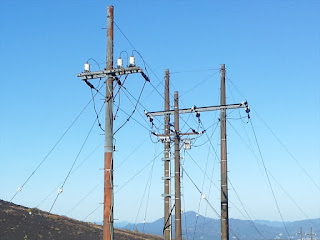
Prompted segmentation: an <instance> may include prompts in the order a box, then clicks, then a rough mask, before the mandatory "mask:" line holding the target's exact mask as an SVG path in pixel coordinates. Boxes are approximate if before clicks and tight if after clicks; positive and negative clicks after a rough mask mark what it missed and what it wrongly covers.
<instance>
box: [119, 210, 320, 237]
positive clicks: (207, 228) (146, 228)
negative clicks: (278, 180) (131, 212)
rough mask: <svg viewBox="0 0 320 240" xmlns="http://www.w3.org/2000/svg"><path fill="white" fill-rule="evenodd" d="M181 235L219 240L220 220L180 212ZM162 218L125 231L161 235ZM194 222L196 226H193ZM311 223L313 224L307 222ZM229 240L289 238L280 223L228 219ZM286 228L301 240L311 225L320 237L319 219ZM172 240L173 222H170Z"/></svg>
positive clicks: (300, 222)
mask: <svg viewBox="0 0 320 240" xmlns="http://www.w3.org/2000/svg"><path fill="white" fill-rule="evenodd" d="M182 220H183V221H182V234H183V238H184V239H186V240H187V239H195V240H197V239H213V240H220V237H221V235H220V219H214V218H208V217H206V218H205V217H204V216H202V215H199V216H198V217H197V213H196V212H194V211H188V212H185V213H182ZM163 222H164V220H163V218H160V219H157V220H155V221H153V222H150V223H138V224H128V225H126V226H124V227H123V228H124V229H127V230H131V231H139V232H144V233H150V234H154V235H159V236H161V235H162V232H163ZM196 222H197V225H195V223H196ZM310 222H312V223H310ZM229 225H230V238H237V237H238V238H239V239H241V240H253V239H261V238H262V237H263V238H264V239H279V238H288V236H287V234H286V229H285V228H284V225H283V223H282V222H277V221H268V220H254V221H250V220H240V219H233V218H230V219H229ZM285 225H286V228H287V230H288V233H289V235H290V238H291V239H300V236H298V235H296V233H298V232H299V231H300V227H302V228H303V231H304V233H310V227H312V226H313V232H314V233H316V234H317V235H319V234H320V227H319V226H320V218H317V219H310V220H299V221H291V222H285ZM172 232H173V237H174V222H173V231H172Z"/></svg>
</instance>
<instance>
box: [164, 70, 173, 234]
mask: <svg viewBox="0 0 320 240" xmlns="http://www.w3.org/2000/svg"><path fill="white" fill-rule="evenodd" d="M169 78H170V76H169V70H168V69H166V70H165V77H164V79H165V90H164V101H165V103H164V110H165V111H169V110H170V90H169ZM169 122H170V114H166V115H164V127H165V130H164V135H165V136H166V137H167V138H166V139H165V143H164V227H165V230H164V233H163V238H164V240H170V239H171V229H172V227H171V216H170V211H171V169H170V167H171V159H170V125H169Z"/></svg>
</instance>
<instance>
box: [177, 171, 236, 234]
mask: <svg viewBox="0 0 320 240" xmlns="http://www.w3.org/2000/svg"><path fill="white" fill-rule="evenodd" d="M181 168H182V171H183V172H184V173H185V174H186V175H187V177H188V178H189V180H190V181H191V183H192V184H193V185H194V187H195V188H196V189H197V190H198V192H199V193H200V195H201V196H203V192H201V190H200V188H199V187H198V186H197V185H196V184H195V182H194V181H193V180H192V179H191V177H190V176H189V174H188V173H187V172H186V170H185V169H184V167H181ZM204 200H205V201H206V202H207V204H208V205H209V206H210V208H211V209H212V210H213V211H214V213H215V214H216V215H217V216H218V218H220V219H221V216H220V214H219V213H218V212H217V210H216V209H215V208H214V207H213V206H212V205H211V203H210V202H209V200H208V199H207V198H206V197H204ZM229 229H230V232H231V233H232V234H233V235H234V236H235V238H237V239H238V240H240V238H239V237H238V236H237V235H236V234H235V232H234V231H233V230H232V229H231V228H230V226H229Z"/></svg>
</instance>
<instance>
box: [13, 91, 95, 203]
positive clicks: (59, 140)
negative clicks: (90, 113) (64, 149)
mask: <svg viewBox="0 0 320 240" xmlns="http://www.w3.org/2000/svg"><path fill="white" fill-rule="evenodd" d="M96 94H97V93H96ZM96 94H95V95H96ZM91 101H92V98H91V99H90V101H89V102H88V103H87V104H86V105H85V107H84V108H83V109H82V110H81V112H80V113H79V114H78V115H77V117H76V118H75V119H74V120H73V121H72V123H71V124H70V125H69V127H68V128H67V129H66V130H65V131H64V133H63V134H62V136H61V137H60V138H59V139H58V141H57V142H56V143H55V144H54V145H53V147H52V148H51V149H50V151H49V152H48V154H47V155H46V156H45V157H44V158H43V159H42V161H41V162H40V163H39V164H38V166H37V167H36V168H35V170H34V171H33V172H32V173H31V174H30V175H29V177H28V178H27V179H26V180H25V182H24V183H23V184H22V185H21V187H19V188H18V191H17V192H16V193H15V194H14V195H13V197H12V198H11V199H10V203H12V201H13V199H14V198H15V197H16V195H17V194H18V193H19V192H21V191H22V189H23V188H24V186H25V185H26V184H27V183H28V182H29V180H30V179H31V177H32V176H33V175H34V174H35V173H36V171H37V170H38V169H39V168H40V166H41V165H42V164H43V163H44V162H45V161H46V160H47V159H48V157H49V156H50V154H51V153H52V152H53V150H54V149H55V148H56V147H57V145H58V144H59V143H60V142H61V140H62V139H63V138H64V136H65V135H66V134H67V133H68V132H69V130H70V129H71V128H72V127H73V125H74V124H75V123H76V122H77V120H78V119H79V118H80V116H81V115H82V114H83V112H84V111H85V110H86V108H87V107H88V106H89V105H90V103H91Z"/></svg>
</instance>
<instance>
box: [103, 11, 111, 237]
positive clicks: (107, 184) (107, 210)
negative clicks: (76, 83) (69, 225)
mask: <svg viewBox="0 0 320 240" xmlns="http://www.w3.org/2000/svg"><path fill="white" fill-rule="evenodd" d="M111 69H113V6H108V16H107V66H106V70H111ZM112 90H113V78H112V77H109V78H108V79H106V96H107V99H106V100H107V102H106V103H105V104H106V116H105V146H104V208H103V240H113V96H112V95H113V93H112ZM109 96H110V97H109Z"/></svg>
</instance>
